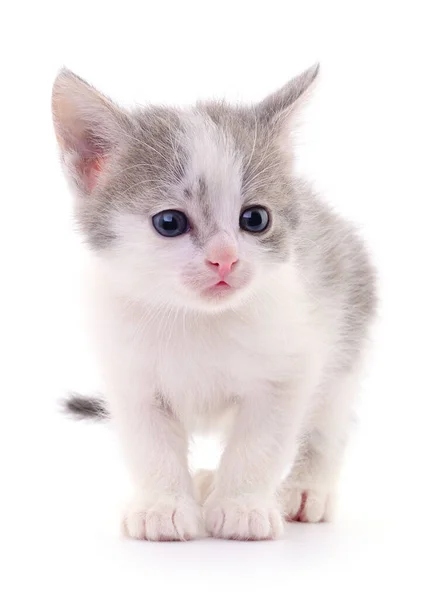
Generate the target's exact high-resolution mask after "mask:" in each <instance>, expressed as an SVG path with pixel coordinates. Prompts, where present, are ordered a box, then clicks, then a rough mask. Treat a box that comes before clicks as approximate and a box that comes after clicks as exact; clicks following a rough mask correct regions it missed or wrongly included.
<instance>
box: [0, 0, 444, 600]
mask: <svg viewBox="0 0 447 600" xmlns="http://www.w3.org/2000/svg"><path fill="white" fill-rule="evenodd" d="M442 7H443V2H441V1H439V2H430V1H424V2H410V1H407V2H392V1H391V2H383V3H381V2H370V3H367V2H352V3H346V2H329V1H328V2H327V3H323V2H318V1H315V0H314V1H309V2H298V1H294V2H280V1H276V2H266V3H262V2H260V1H259V2H242V1H241V0H240V1H239V2H237V3H234V4H233V3H231V2H229V1H225V2H219V3H214V2H211V1H208V2H203V3H198V2H191V1H189V2H178V3H173V2H167V1H166V2H158V1H157V2H151V1H146V2H140V3H136V2H133V1H132V0H128V1H126V2H119V3H116V4H114V3H113V2H111V1H109V2H107V3H106V2H93V1H90V2H83V1H77V2H61V1H59V2H57V3H56V2H54V3H50V2H25V3H19V2H17V3H14V4H13V3H11V4H10V5H9V6H8V7H6V6H4V7H3V8H2V9H1V12H2V14H1V19H0V21H1V27H2V34H1V36H0V44H1V48H0V50H1V52H0V61H1V93H0V103H1V127H0V134H1V135H0V152H1V155H2V158H1V161H0V165H1V167H0V172H1V188H0V193H1V205H0V217H1V218H0V228H1V235H0V243H1V253H0V256H1V278H0V281H1V282H2V284H3V285H2V292H1V308H2V310H1V312H0V318H1V330H0V333H1V338H0V339H1V341H0V344H1V351H2V361H1V365H2V373H1V378H2V396H1V400H0V402H1V409H0V411H1V412H0V415H1V416H0V445H1V452H0V461H1V480H0V481H1V489H2V491H1V493H0V508H1V512H0V522H1V529H0V547H1V552H2V560H1V563H0V564H1V567H0V570H1V576H0V596H1V597H2V598H5V599H9V598H14V599H15V598H38V597H41V596H42V597H45V598H50V599H52V598H63V599H71V598H84V599H87V600H89V599H90V598H92V599H93V598H95V599H98V598H115V597H116V598H132V597H136V598H143V597H144V598H146V597H148V598H159V597H161V598H165V597H174V596H175V595H177V594H182V596H183V595H186V594H189V593H194V594H195V595H196V597H198V598H203V597H205V594H206V595H211V596H212V597H217V598H221V597H222V598H226V597H232V598H244V597H247V598H251V597H254V596H261V597H264V596H265V597H268V596H271V595H273V596H274V597H275V598H277V597H280V596H282V595H284V594H287V595H290V597H297V598H306V600H307V599H308V598H324V597H327V595H328V594H329V593H334V594H337V595H339V596H340V597H342V598H345V599H351V598H369V597H372V598H377V597H383V598H406V597H408V595H409V594H410V593H414V594H415V595H417V594H422V597H425V598H430V599H432V598H441V597H444V598H445V597H446V596H445V594H446V593H447V592H446V586H445V581H444V575H445V566H446V565H445V563H446V552H445V534H446V533H447V531H446V512H447V510H446V494H445V492H444V489H443V488H444V487H445V477H446V467H445V462H446V458H447V452H446V441H445V421H446V418H447V409H446V403H447V389H446V378H445V369H446V364H445V363H446V358H447V353H446V339H447V338H446V335H447V326H446V325H447V324H446V310H447V302H446V301H447V296H446V291H445V277H446V275H447V270H446V267H445V263H446V260H447V244H446V237H447V235H446V233H445V230H446V216H447V211H446V202H447V184H446V158H447V153H446V140H447V119H446V112H447V93H446V78H447V69H446V57H447V44H446V31H445V24H446V18H445V16H444V15H443V14H442V12H443V11H442ZM316 59H319V60H320V61H321V63H322V71H321V85H320V88H319V90H318V93H317V96H316V98H315V103H314V105H313V106H312V107H311V108H310V109H309V111H308V118H307V125H306V127H305V128H304V129H303V133H302V137H301V138H300V144H299V146H298V154H297V159H298V164H299V165H300V167H301V168H302V169H303V170H304V171H305V172H307V173H308V175H309V176H310V177H311V178H312V179H314V180H315V181H316V183H317V185H318V186H319V188H320V189H321V190H322V191H323V192H324V193H326V194H327V197H328V200H329V202H331V204H333V205H335V206H336V207H337V208H338V210H339V211H340V212H341V213H343V214H345V215H346V216H347V217H349V218H351V219H354V220H355V221H356V222H358V224H359V226H360V227H361V230H362V231H363V234H364V236H365V238H366V240H367V242H368V244H369V246H370V248H371V251H372V254H373V256H374V260H375V263H376V265H377V267H378V270H379V273H380V294H381V306H380V318H379V322H378V324H377V327H376V329H375V332H374V338H375V346H374V353H373V357H372V360H371V365H370V370H369V375H368V378H367V379H366V380H365V383H364V389H363V392H362V395H361V398H359V418H360V420H359V426H358V428H357V431H356V433H355V435H354V436H353V441H352V445H351V448H350V452H349V455H348V457H347V462H346V469H345V471H344V475H343V481H342V486H341V496H340V510H339V516H338V519H337V521H336V522H335V523H334V524H331V525H316V526H310V525H304V524H303V525H301V524H293V525H288V526H287V529H286V534H285V537H284V539H282V540H280V541H277V542H263V543H241V542H224V541H218V540H204V541H199V542H191V543H184V544H181V543H178V544H153V543H152V544H151V543H138V542H132V541H129V540H122V539H121V538H120V537H119V528H118V520H119V517H118V515H119V506H120V503H121V501H122V500H123V498H125V496H126V492H127V484H126V479H125V475H124V472H123V468H122V465H121V463H120V458H119V451H118V449H117V448H116V446H115V443H114V439H113V436H112V434H111V432H110V431H108V430H107V428H106V427H104V426H102V425H86V424H78V423H72V422H70V421H68V420H66V419H65V418H63V417H61V416H60V415H59V414H58V412H57V399H58V398H59V397H60V396H61V395H63V394H64V393H66V392H67V390H70V389H75V390H79V391H84V392H91V391H93V392H94V391H96V390H97V388H98V387H99V386H100V382H99V381H98V380H97V374H96V370H95V366H94V363H93V362H92V359H91V356H90V354H89V345H88V341H87V337H86V335H85V332H84V329H83V322H82V314H81V309H80V304H79V280H80V277H79V273H80V270H81V268H82V261H83V259H84V256H83V252H82V251H81V246H80V244H79V240H78V239H77V237H76V235H75V234H74V233H73V231H72V223H71V216H70V215H71V212H70V211H71V199H70V197H69V195H68V191H67V189H66V187H65V184H64V181H63V179H62V175H61V172H60V169H59V165H58V160H57V153H56V148H55V140H54V136H53V131H52V125H51V116H50V93H51V85H52V81H53V79H54V77H55V75H56V72H57V69H58V68H59V67H60V66H61V65H62V64H65V65H67V66H68V67H70V68H71V69H72V70H74V71H75V72H77V73H78V74H80V75H81V76H82V77H84V78H86V79H87V80H90V81H91V82H92V83H94V84H95V85H96V86H97V87H99V88H100V89H101V90H103V91H104V92H105V93H107V94H108V95H110V96H112V97H113V98H114V99H115V100H117V101H118V102H121V103H122V104H124V105H131V104H132V103H134V102H139V103H143V102H145V101H146V102H147V101H150V102H174V103H178V104H183V103H187V102H192V101H194V99H196V98H197V97H202V98H206V97H219V96H225V97H227V98H228V99H233V100H247V101H254V100H258V99H261V98H262V97H263V95H264V94H267V93H269V92H270V91H272V90H273V89H274V88H275V87H278V86H280V85H282V84H283V83H284V82H285V81H286V80H287V79H288V78H290V77H292V76H294V75H296V74H297V73H299V72H300V71H301V70H302V69H304V68H305V67H307V66H308V65H309V64H311V63H312V62H314V61H315V60H316ZM304 142H306V143H304ZM213 457H214V455H213V448H212V446H210V445H202V446H199V447H198V449H197V452H196V460H197V461H198V462H199V463H200V464H207V463H212V461H213ZM2 588H4V589H2Z"/></svg>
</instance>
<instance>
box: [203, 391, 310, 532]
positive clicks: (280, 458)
mask: <svg viewBox="0 0 447 600" xmlns="http://www.w3.org/2000/svg"><path fill="white" fill-rule="evenodd" d="M256 391H257V393H256ZM309 391H310V386H309V385H308V384H306V385H303V384H299V385H298V386H297V385H296V383H294V384H284V383H281V384H277V385H275V384H272V383H271V382H270V384H269V385H267V386H266V387H265V388H264V389H259V388H258V389H257V390H255V391H254V392H253V395H250V396H249V397H246V398H244V400H243V401H242V402H241V406H240V410H239V413H238V415H237V416H236V420H235V423H234V428H233V431H232V432H231V434H230V437H229V440H228V443H227V446H226V448H225V451H224V453H223V455H222V460H221V463H220V466H219V469H218V471H217V473H216V477H215V481H214V486H213V490H212V492H211V494H210V495H209V497H208V499H207V500H206V502H205V519H206V526H207V529H208V531H209V532H210V533H211V534H212V535H213V536H215V537H223V538H229V539H247V540H257V539H271V538H275V537H277V536H278V535H280V533H281V532H282V529H283V519H282V515H281V510H280V505H279V503H278V499H277V495H276V491H277V489H278V486H279V484H280V481H281V476H282V474H283V472H284V470H285V469H286V468H287V466H288V464H290V462H291V461H292V460H293V456H294V453H295V451H296V439H297V434H298V429H299V425H300V421H301V417H302V414H303V412H304V410H303V409H304V407H305V404H306V400H307V398H308V397H309ZM300 392H301V393H300Z"/></svg>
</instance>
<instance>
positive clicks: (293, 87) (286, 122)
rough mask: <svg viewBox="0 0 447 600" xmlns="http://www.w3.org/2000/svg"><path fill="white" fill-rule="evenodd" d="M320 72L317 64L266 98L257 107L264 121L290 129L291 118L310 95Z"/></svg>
mask: <svg viewBox="0 0 447 600" xmlns="http://www.w3.org/2000/svg"><path fill="white" fill-rule="evenodd" d="M319 70H320V65H319V63H316V64H314V65H313V66H312V67H310V68H309V69H307V70H306V71H304V72H303V73H301V75H298V77H294V79H291V80H290V81H289V82H288V83H286V85H284V86H283V87H282V88H280V89H279V90H278V91H276V92H274V93H273V94H270V96H267V98H265V99H264V100H263V101H262V102H260V104H258V106H257V111H258V115H259V116H260V118H261V119H263V120H264V121H266V122H268V123H270V124H271V125H273V126H276V127H279V128H284V127H285V128H287V127H290V126H291V125H290V124H291V122H292V120H293V117H294V116H295V115H296V113H297V111H299V110H300V108H301V107H302V106H303V105H304V104H305V102H306V101H307V100H308V99H309V97H310V96H311V94H312V91H313V89H314V88H315V84H316V81H317V78H318V73H319Z"/></svg>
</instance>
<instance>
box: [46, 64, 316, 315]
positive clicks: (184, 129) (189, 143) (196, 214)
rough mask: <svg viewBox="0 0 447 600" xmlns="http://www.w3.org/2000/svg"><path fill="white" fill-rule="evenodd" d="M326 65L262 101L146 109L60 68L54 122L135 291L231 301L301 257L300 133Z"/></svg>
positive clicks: (180, 300)
mask: <svg viewBox="0 0 447 600" xmlns="http://www.w3.org/2000/svg"><path fill="white" fill-rule="evenodd" d="M317 74H318V66H314V67H312V68H311V69H309V70H307V71H306V72H304V73H303V74H301V75H300V76H299V77H297V78H295V79H293V80H292V81H290V82H289V83H288V84H287V85H285V86H284V87H283V88H281V89H280V90H279V91H278V92H276V93H274V94H272V95H271V96H268V97H267V98H266V99H264V100H263V101H262V102H260V103H259V104H256V105H253V106H251V107H231V106H229V105H227V104H225V103H209V104H198V105H197V106H195V107H193V108H191V109H188V110H176V109H172V108H161V107H149V108H145V109H142V110H136V111H134V112H128V111H125V110H122V109H120V108H118V107H117V106H116V105H115V104H114V103H112V102H111V101H110V100H109V99H108V98H106V97H105V96H103V95H101V94H100V93H98V92H97V91H96V90H95V89H94V88H92V87H91V86H89V85H88V84H87V83H85V82H84V81H83V80H81V79H80V78H78V77H77V76H76V75H74V74H73V73H71V72H69V71H67V70H63V71H62V72H61V73H60V74H59V76H58V77H57V79H56V81H55V84H54V88H53V115H54V125H55V129H56V135H57V139H58V142H59V145H60V148H61V153H62V160H63V165H64V167H65V172H66V174H67V177H68V180H69V182H70V183H71V185H72V188H73V190H74V194H75V198H76V216H77V219H78V222H79V224H80V226H81V229H82V231H83V233H84V235H85V237H86V239H87V241H88V243H89V245H90V247H91V248H92V249H93V250H94V252H95V253H96V254H97V255H98V257H99V258H100V261H101V263H102V264H103V265H104V267H105V268H106V270H107V271H108V273H109V274H110V276H111V277H112V278H113V280H114V281H115V282H116V284H117V285H118V286H119V287H120V288H121V291H122V292H123V293H124V294H126V295H130V296H132V297H138V298H140V299H142V300H146V301H148V302H151V303H152V302H158V303H163V304H168V305H174V306H182V307H191V308H193V309H202V310H216V309H218V310H222V309H224V308H228V307H234V306H236V305H237V304H238V303H239V302H241V301H244V299H246V298H247V297H249V296H250V295H252V294H254V293H256V290H257V289H259V286H262V285H268V282H269V280H271V276H272V275H274V274H275V272H276V271H277V270H278V269H280V268H281V266H282V265H284V263H287V262H288V261H289V260H290V258H291V251H292V246H293V240H294V237H296V236H294V233H295V231H296V228H297V226H298V223H299V205H298V204H299V203H298V198H297V188H296V183H295V181H294V176H293V165H292V148H291V141H290V133H291V130H292V129H293V122H294V120H295V117H296V114H297V112H298V113H299V109H300V107H301V105H302V103H303V101H304V100H305V99H306V98H307V97H308V95H309V92H310V89H311V88H312V87H313V86H312V84H313V83H314V81H315V79H316V77H317Z"/></svg>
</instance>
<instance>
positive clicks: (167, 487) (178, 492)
mask: <svg viewBox="0 0 447 600" xmlns="http://www.w3.org/2000/svg"><path fill="white" fill-rule="evenodd" d="M127 400H128V401H127V402H126V403H118V404H117V403H115V406H114V407H113V410H112V416H113V419H114V421H115V425H116V428H117V430H118V433H119V436H120V438H121V441H122V446H123V449H124V452H125V457H126V459H127V464H128V467H129V469H130V472H131V475H132V476H133V480H134V483H135V487H136V490H135V496H134V499H133V501H132V502H131V503H130V504H129V506H128V508H127V510H126V512H125V515H124V519H123V530H124V533H125V534H127V535H129V536H130V537H132V538H136V539H147V540H154V541H165V540H189V539H193V538H196V537H198V536H200V535H201V533H202V517H201V509H200V507H199V506H198V504H197V502H196V501H195V500H194V498H193V487H192V480H191V476H190V473H189V471H188V464H187V450H188V447H187V446H188V443H187V437H186V434H185V431H184V430H183V427H182V426H181V424H180V423H179V422H178V421H177V420H176V419H175V418H174V417H173V416H172V415H171V414H170V412H169V411H168V410H166V408H164V406H163V403H162V402H160V401H159V400H160V399H159V398H158V402H157V396H156V395H155V394H154V399H153V400H151V401H149V400H148V401H146V402H141V401H136V402H132V401H131V400H132V399H131V398H129V397H128V398H127Z"/></svg>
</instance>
